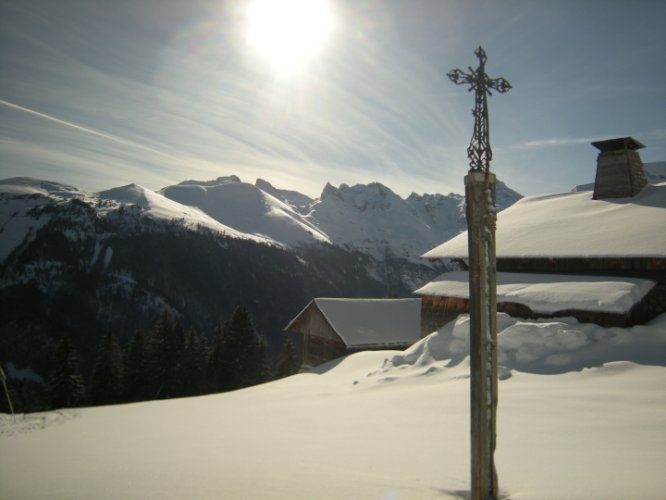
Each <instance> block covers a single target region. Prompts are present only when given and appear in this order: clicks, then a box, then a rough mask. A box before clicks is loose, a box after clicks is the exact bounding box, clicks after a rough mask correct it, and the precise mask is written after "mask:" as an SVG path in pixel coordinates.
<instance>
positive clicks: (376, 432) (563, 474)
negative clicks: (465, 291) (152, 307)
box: [0, 316, 666, 500]
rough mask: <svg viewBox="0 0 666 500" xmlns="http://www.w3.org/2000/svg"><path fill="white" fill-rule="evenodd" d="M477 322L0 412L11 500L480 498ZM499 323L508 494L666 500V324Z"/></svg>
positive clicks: (1, 494)
mask: <svg viewBox="0 0 666 500" xmlns="http://www.w3.org/2000/svg"><path fill="white" fill-rule="evenodd" d="M468 322H469V319H468V318H467V317H466V316H461V317H460V318H459V319H458V320H457V321H456V322H453V323H450V324H449V325H447V326H445V327H443V328H442V329H440V331H439V332H437V333H434V334H433V335H431V336H429V337H428V338H426V339H424V340H423V341H421V342H420V343H418V344H416V345H414V346H413V347H412V348H410V349H409V350H407V351H405V352H396V351H383V352H364V353H359V354H356V355H353V356H349V357H347V358H344V359H342V360H338V361H336V362H332V363H330V364H329V365H327V366H324V367H320V368H319V369H318V371H316V372H312V373H304V374H300V375H296V376H293V377H290V378H287V379H283V380H281V381H277V382H273V383H270V384H265V385H262V386H257V387H254V388H249V389H246V390H242V391H237V392H232V393H226V394H220V395H212V396H206V397H198V398H190V399H181V400H170V401H159V402H149V403H139V404H132V405H123V406H114V407H98V408H90V409H79V410H65V411H60V412H50V413H44V414H33V415H26V416H22V415H20V416H18V417H17V419H16V421H14V422H13V421H12V418H11V416H9V415H3V416H0V498H7V499H23V498H30V499H33V500H41V499H49V500H60V499H71V498H95V499H100V500H104V499H117V498H123V499H127V500H133V499H137V500H138V499H141V500H145V499H156V500H157V499H160V500H162V499H182V498H196V499H218V498H240V499H245V498H247V499H260V500H261V499H285V500H286V499H288V500H293V499H313V498H316V499H321V500H328V499H331V500H332V499H336V500H337V499H342V498H345V499H346V498H358V499H367V498H390V499H401V500H406V499H433V498H441V499H460V498H469V365H468V357H467V352H468V340H467V339H468V336H469V328H468ZM498 324H499V325H500V330H501V331H500V334H499V336H500V363H501V364H503V365H504V368H502V370H501V381H500V383H499V408H498V445H497V451H496V462H497V470H498V475H499V486H500V490H501V492H502V497H503V498H514V499H525V500H527V499H555V498H558V499H561V498H566V499H568V500H577V499H580V500H583V499H585V500H588V499H602V498H603V499H617V500H620V499H628V498H641V499H648V500H651V499H654V500H657V499H660V498H663V492H664V491H666V476H665V475H664V474H663V464H664V463H666V393H665V392H664V390H663V388H664V387H665V386H666V367H665V366H664V358H663V355H661V354H663V352H665V349H666V316H661V317H660V318H657V319H656V320H654V321H653V322H652V323H651V324H650V325H647V326H641V327H634V328H632V329H628V330H625V329H620V328H612V329H603V328H600V327H598V326H596V325H584V324H583V325H581V324H578V323H577V322H575V321H574V320H566V319H563V320H558V321H547V322H538V323H531V322H522V321H517V320H515V319H511V318H508V317H506V316H502V317H500V319H499V321H498ZM660 353H661V354H660ZM587 367H589V368H587Z"/></svg>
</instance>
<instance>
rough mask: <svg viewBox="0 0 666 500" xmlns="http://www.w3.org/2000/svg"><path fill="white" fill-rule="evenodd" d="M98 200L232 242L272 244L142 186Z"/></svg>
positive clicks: (103, 194)
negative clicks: (223, 237)
mask: <svg viewBox="0 0 666 500" xmlns="http://www.w3.org/2000/svg"><path fill="white" fill-rule="evenodd" d="M97 197H99V199H101V200H112V201H115V202H118V203H120V204H124V205H135V206H137V207H139V208H140V209H141V211H142V213H143V214H145V215H148V216H150V217H153V218H155V219H161V220H166V221H170V220H182V221H183V222H184V223H185V224H186V225H187V226H188V227H191V228H197V227H205V228H208V229H210V230H212V231H216V232H219V233H222V234H225V235H227V236H230V237H232V238H243V239H253V240H255V241H258V242H263V243H272V241H271V240H270V239H268V238H264V237H262V236H260V235H249V234H245V233H243V232H242V231H238V230H236V229H233V228H231V227H229V226H226V225H224V224H222V223H220V222H219V221H217V220H215V219H214V218H212V217H210V216H209V215H207V214H205V213H203V212H202V211H201V210H199V209H198V208H195V207H190V206H186V205H183V204H180V203H177V202H174V201H172V200H170V199H169V198H167V197H165V196H163V195H162V194H160V193H156V192H154V191H151V190H150V189H148V188H145V187H143V186H138V185H136V184H129V185H127V186H121V187H117V188H113V189H109V190H107V191H101V192H99V193H97Z"/></svg>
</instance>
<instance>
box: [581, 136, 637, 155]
mask: <svg viewBox="0 0 666 500" xmlns="http://www.w3.org/2000/svg"><path fill="white" fill-rule="evenodd" d="M592 145H593V146H594V147H595V148H597V149H598V150H599V151H601V152H602V153H604V152H606V151H621V150H623V149H631V150H632V151H636V150H637V149H641V148H644V147H645V145H644V144H641V143H640V142H638V141H637V140H636V139H634V138H633V137H618V138H617V139H605V140H603V141H596V142H593V143H592Z"/></svg>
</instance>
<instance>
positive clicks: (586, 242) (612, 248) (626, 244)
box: [424, 182, 666, 258]
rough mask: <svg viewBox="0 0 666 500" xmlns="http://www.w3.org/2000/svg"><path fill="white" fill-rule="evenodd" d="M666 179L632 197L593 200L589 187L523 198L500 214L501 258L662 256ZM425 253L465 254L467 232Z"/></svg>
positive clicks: (438, 255)
mask: <svg viewBox="0 0 666 500" xmlns="http://www.w3.org/2000/svg"><path fill="white" fill-rule="evenodd" d="M665 227H666V182H661V183H657V184H652V185H648V186H646V187H645V188H644V189H643V190H642V191H641V192H640V193H639V194H637V195H636V196H635V197H633V198H615V199H610V200H593V199H592V192H591V191H583V192H573V193H565V194H557V195H549V196H532V197H528V198H523V199H522V200H520V201H519V202H517V203H516V204H515V205H513V206H511V207H510V208H508V209H507V210H504V211H503V212H501V213H500V214H498V217H497V242H496V243H497V251H496V252H497V257H499V258H501V257H544V256H547V257H581V256H585V257H591V256H594V257H608V256H610V257H612V256H636V257H663V256H665V255H666V231H664V228H665ZM424 257H426V258H446V257H448V258H466V257H467V233H466V232H465V233H462V234H460V235H458V236H456V237H455V238H453V239H451V240H449V241H447V242H445V243H443V244H442V245H440V246H438V247H436V248H434V249H433V250H431V251H429V252H427V253H426V254H425V255H424Z"/></svg>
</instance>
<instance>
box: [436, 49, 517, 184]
mask: <svg viewBox="0 0 666 500" xmlns="http://www.w3.org/2000/svg"><path fill="white" fill-rule="evenodd" d="M474 54H475V55H476V57H478V58H479V67H478V68H477V69H473V68H472V67H471V66H469V73H465V72H463V71H462V70H460V69H454V70H453V71H451V72H449V73H448V74H447V76H448V77H449V78H450V79H451V81H452V82H453V83H455V84H457V85H463V84H468V85H469V86H470V87H469V92H471V91H472V90H474V110H473V111H472V114H473V115H474V134H473V135H472V141H471V142H470V143H469V147H468V148H467V156H468V157H469V167H470V171H480V172H484V173H488V172H489V171H490V160H492V158H493V152H492V149H491V148H490V135H489V131H488V101H487V96H488V95H492V93H491V92H490V89H493V90H497V91H498V92H499V93H500V94H503V93H505V92H508V91H509V89H511V84H510V83H509V82H507V81H506V80H505V79H504V78H490V77H489V76H488V75H487V74H486V59H487V57H486V52H485V51H484V50H483V48H482V47H481V46H480V45H479V48H478V49H476V50H475V51H474Z"/></svg>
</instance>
